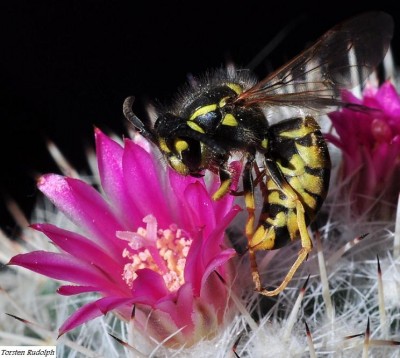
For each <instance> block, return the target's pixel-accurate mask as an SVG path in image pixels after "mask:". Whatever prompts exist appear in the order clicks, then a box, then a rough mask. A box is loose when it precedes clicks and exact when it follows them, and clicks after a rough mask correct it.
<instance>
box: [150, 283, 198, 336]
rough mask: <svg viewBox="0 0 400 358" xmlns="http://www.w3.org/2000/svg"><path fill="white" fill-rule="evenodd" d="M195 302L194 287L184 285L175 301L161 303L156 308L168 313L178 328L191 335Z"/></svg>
mask: <svg viewBox="0 0 400 358" xmlns="http://www.w3.org/2000/svg"><path fill="white" fill-rule="evenodd" d="M193 301H194V296H193V289H192V286H191V285H190V284H184V285H183V286H181V288H180V289H179V291H178V294H177V297H176V299H175V300H173V301H172V300H165V301H162V302H159V303H158V304H156V306H155V307H154V308H155V309H159V310H161V311H163V312H167V313H168V314H169V315H170V316H171V318H172V320H173V321H174V322H175V324H176V325H177V327H180V328H182V327H185V328H184V330H183V331H184V332H185V333H189V334H190V332H188V330H192V329H193V319H192V316H193V310H194V307H193Z"/></svg>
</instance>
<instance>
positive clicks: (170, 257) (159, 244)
mask: <svg viewBox="0 0 400 358" xmlns="http://www.w3.org/2000/svg"><path fill="white" fill-rule="evenodd" d="M143 221H144V222H145V223H146V224H147V226H146V229H144V228H139V229H138V230H137V231H136V232H127V231H123V232H120V231H119V232H117V237H118V238H120V239H122V240H125V241H127V242H128V246H129V248H125V249H124V251H123V252H122V256H123V257H125V258H129V259H130V260H131V262H129V263H127V264H126V265H125V267H124V272H123V274H122V276H123V279H124V281H125V282H126V283H127V284H128V285H129V286H130V287H131V286H132V284H133V281H134V280H135V279H136V278H137V274H136V271H137V270H139V269H143V268H147V269H151V270H153V271H155V272H158V273H159V274H160V275H162V277H163V279H164V282H165V284H166V286H167V288H168V289H169V290H170V291H171V292H173V291H176V290H178V289H179V287H180V286H182V285H183V284H184V283H185V279H184V269H185V264H186V257H187V255H188V252H189V249H190V245H191V244H192V239H191V238H188V237H186V236H185V234H184V232H183V231H182V230H181V229H179V228H178V227H177V225H175V224H172V225H170V227H169V228H168V229H165V230H163V229H157V220H156V219H155V218H154V216H152V215H148V216H146V217H145V218H144V219H143Z"/></svg>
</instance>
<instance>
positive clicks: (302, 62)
mask: <svg viewBox="0 0 400 358" xmlns="http://www.w3.org/2000/svg"><path fill="white" fill-rule="evenodd" d="M393 27H394V25H393V20H392V17H391V16H390V15H388V14H386V13H383V12H369V13H365V14H362V15H359V16H356V17H354V18H351V19H349V20H347V21H345V22H343V23H341V24H338V25H336V26H335V27H333V28H332V29H331V30H329V31H328V32H326V33H325V34H324V35H323V36H321V37H320V38H319V39H318V40H317V41H316V42H315V43H314V45H312V46H311V47H309V48H308V49H307V50H305V51H303V52H302V53H301V54H299V55H298V56H296V57H295V58H293V59H292V60H291V61H289V62H288V63H287V64H285V65H284V66H282V67H281V68H279V69H278V70H276V71H274V72H273V73H271V74H269V75H268V76H267V77H266V78H264V79H263V80H261V81H257V80H256V79H255V78H254V77H253V76H252V75H251V74H250V72H249V71H246V70H229V69H228V70H217V71H214V72H209V73H208V74H206V75H205V76H203V77H202V78H201V79H200V80H199V81H198V82H197V84H195V85H193V86H191V87H190V88H187V89H186V91H184V93H183V94H181V95H180V97H179V98H178V100H177V101H176V102H175V103H174V104H173V105H171V106H170V108H168V109H167V110H163V111H162V112H161V113H159V114H158V118H157V120H156V121H155V123H154V125H146V124H144V122H142V121H141V120H140V119H139V118H138V117H137V116H136V115H135V114H134V113H133V111H132V104H133V97H128V98H127V99H126V100H125V102H124V105H123V112H124V115H125V117H126V118H127V119H128V120H129V121H130V122H131V123H132V124H133V125H134V126H135V127H136V129H137V130H138V131H139V132H140V133H141V134H142V135H143V136H144V137H146V138H147V139H148V140H150V141H151V142H152V143H154V144H155V145H156V146H157V147H158V148H159V150H160V151H161V153H162V154H163V155H164V157H165V158H166V160H167V162H168V163H169V165H170V166H171V167H172V168H173V169H174V170H176V171H177V172H178V173H180V174H182V175H192V176H195V177H199V176H202V175H203V173H204V171H205V170H210V171H212V172H214V173H216V174H218V175H219V177H220V181H221V184H220V187H219V189H218V190H217V191H216V192H215V193H214V195H213V199H215V200H218V199H219V198H221V197H223V196H224V195H227V194H228V193H230V187H231V182H232V178H233V176H234V175H235V174H236V173H232V172H231V171H230V169H229V160H230V159H231V157H232V155H234V154H235V155H236V154H237V153H239V154H241V155H242V157H243V160H244V162H245V165H244V169H243V173H242V185H243V195H244V200H245V205H246V208H247V212H248V219H247V223H246V227H245V233H246V236H247V239H248V252H249V255H250V262H251V270H252V278H253V281H254V283H255V289H256V291H258V292H259V293H261V294H263V295H265V296H273V295H276V294H278V293H279V292H281V291H282V290H283V289H284V288H285V287H286V286H287V284H288V283H289V282H290V280H291V279H292V277H293V275H294V274H295V272H296V270H297V269H298V268H299V266H300V265H301V264H302V262H303V261H304V260H305V259H306V258H307V256H308V254H309V253H310V251H311V250H312V240H311V238H310V236H309V233H308V230H307V226H308V225H309V224H310V223H311V221H312V220H313V219H314V218H315V216H316V214H317V213H318V211H319V209H320V208H321V205H322V203H323V202H324V200H325V198H326V195H327V191H328V186H329V178H330V157H329V152H328V148H327V144H326V142H325V140H324V137H323V135H322V134H321V131H320V127H319V125H318V122H317V120H316V118H317V117H318V116H320V115H322V114H325V113H327V112H329V111H331V110H333V109H335V108H338V107H339V108H340V107H350V106H354V105H350V104H348V103H345V102H343V101H342V100H341V99H340V91H341V90H342V89H351V88H353V87H355V86H356V85H359V84H360V83H362V81H364V80H365V79H366V78H367V77H368V75H369V74H370V73H371V72H372V71H373V70H374V69H375V68H376V66H377V65H378V64H379V63H380V62H381V61H382V59H383V57H384V56H385V54H386V52H387V50H388V47H389V45H390V41H391V38H392V35H393ZM282 107H289V108H295V109H298V110H299V113H300V114H299V115H298V116H294V117H292V118H282V119H283V120H282V121H278V122H277V123H274V124H272V125H270V124H269V121H268V119H267V116H269V115H270V114H271V113H274V112H276V113H278V114H279V110H280V109H281V108H282ZM354 109H355V110H357V108H354ZM256 155H258V156H259V157H260V156H261V158H262V162H261V164H259V163H258V161H256ZM257 186H260V187H262V192H263V204H262V208H261V209H260V214H259V218H258V224H257V225H255V222H256V214H255V213H256V205H255V198H254V189H255V187H257ZM298 238H300V241H301V249H300V252H299V253H298V256H297V259H296V261H295V262H294V264H293V265H292V267H291V268H290V269H289V271H288V273H287V275H286V277H285V278H284V280H283V282H282V283H281V284H280V285H279V286H278V287H277V288H276V289H274V290H271V291H269V290H267V289H265V288H264V287H263V286H262V285H261V279H260V273H259V271H258V268H257V262H256V256H255V252H256V251H259V250H273V249H277V248H280V247H282V246H284V245H286V244H287V243H288V242H290V241H293V240H296V239H298Z"/></svg>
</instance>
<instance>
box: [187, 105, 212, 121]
mask: <svg viewBox="0 0 400 358" xmlns="http://www.w3.org/2000/svg"><path fill="white" fill-rule="evenodd" d="M216 109H217V105H216V104H209V105H207V106H203V107H200V108H199V109H197V110H196V111H194V113H193V114H192V115H191V116H190V117H189V121H193V120H195V119H196V118H197V117H198V116H201V115H203V114H206V113H208V112H212V111H215V110H216Z"/></svg>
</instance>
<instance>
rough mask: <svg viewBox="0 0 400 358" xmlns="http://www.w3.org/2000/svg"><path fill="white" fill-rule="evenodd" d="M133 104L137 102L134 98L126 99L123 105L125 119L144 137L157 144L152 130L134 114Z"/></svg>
mask: <svg viewBox="0 0 400 358" xmlns="http://www.w3.org/2000/svg"><path fill="white" fill-rule="evenodd" d="M133 102H135V97H134V96H130V97H127V98H126V99H125V101H124V104H123V105H122V112H123V113H124V116H125V118H126V119H127V120H128V121H129V122H131V123H132V124H133V125H134V126H135V128H136V129H137V130H138V131H139V132H140V133H141V134H142V135H143V137H145V138H147V139H149V140H151V141H152V142H153V143H155V136H154V134H153V131H152V129H151V128H147V127H146V125H145V124H144V123H143V122H142V121H141V120H140V119H139V117H138V116H137V115H136V114H135V113H133V111H132V107H133Z"/></svg>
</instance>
